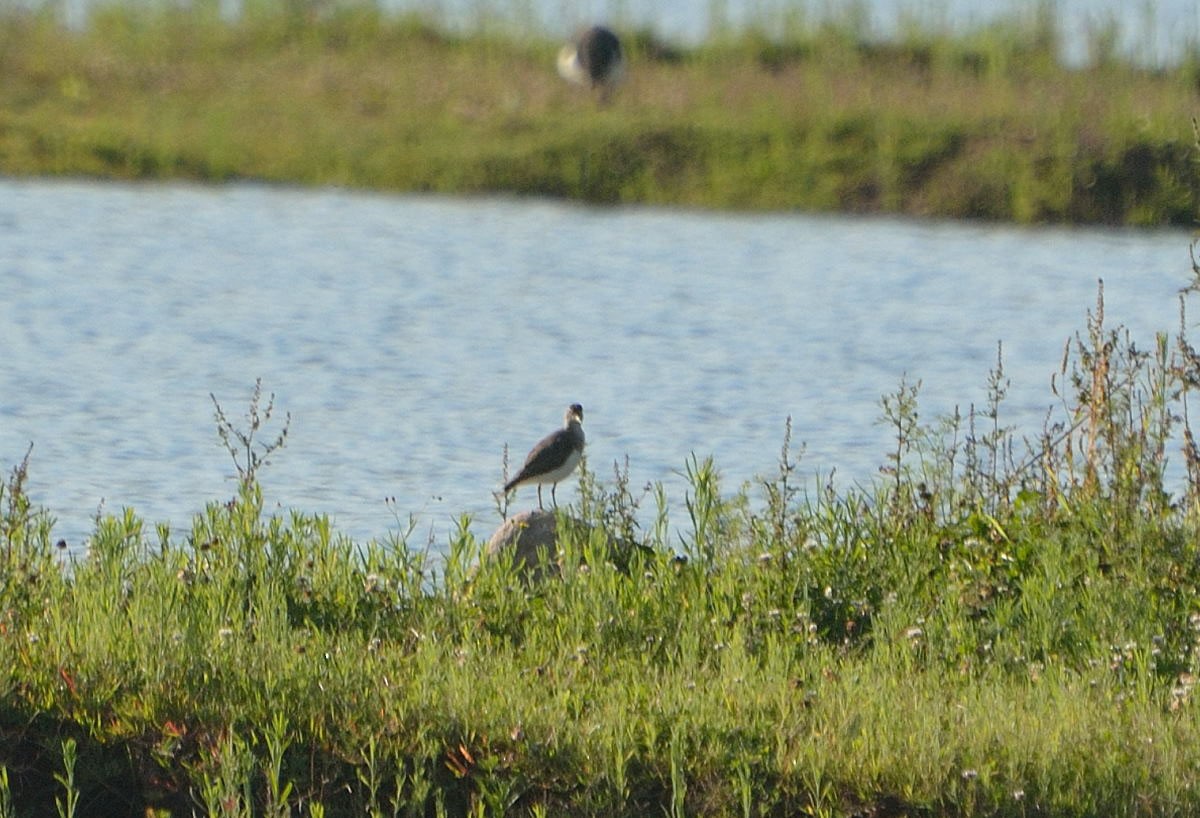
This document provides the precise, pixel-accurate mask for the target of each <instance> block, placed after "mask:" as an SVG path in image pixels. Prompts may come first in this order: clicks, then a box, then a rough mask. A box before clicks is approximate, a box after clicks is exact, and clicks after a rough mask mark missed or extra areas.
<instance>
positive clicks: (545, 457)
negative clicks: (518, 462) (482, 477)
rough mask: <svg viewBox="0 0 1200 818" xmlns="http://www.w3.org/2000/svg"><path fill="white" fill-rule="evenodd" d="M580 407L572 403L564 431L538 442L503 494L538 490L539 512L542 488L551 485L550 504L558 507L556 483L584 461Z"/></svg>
mask: <svg viewBox="0 0 1200 818" xmlns="http://www.w3.org/2000/svg"><path fill="white" fill-rule="evenodd" d="M583 442H584V437H583V407H582V406H580V405H579V404H578V403H572V404H571V405H570V406H568V407H567V413H566V416H565V417H564V418H563V428H561V429H558V430H557V431H554V432H551V433H550V434H548V435H546V436H545V437H544V438H542V439H541V440H539V441H538V443H537V445H536V446H534V447H533V449H531V450H530V452H529V456H528V457H526V458H525V465H524V466H522V467H521V470H520V471H519V472H517V476H516V477H514V478H513V479H512V480H509V481H508V482H507V483H505V484H504V492H505V494H507V493H508V492H510V491H512V490H513V489H515V488H516V487H517V486H521V485H525V484H527V483H536V484H537V487H538V508H542V485H543V484H545V483H550V484H551V486H550V500H551V501H552V502H553V503H554V504H555V505H557V504H558V499H557V498H556V497H555V496H554V492H555V490H556V489H557V488H558V481H559V480H562V479H563V478H564V477H566V476H567V475H568V474H570V473H571V472H573V471H574V470H575V467H576V466H578V465H579V460H580V458H582V457H583Z"/></svg>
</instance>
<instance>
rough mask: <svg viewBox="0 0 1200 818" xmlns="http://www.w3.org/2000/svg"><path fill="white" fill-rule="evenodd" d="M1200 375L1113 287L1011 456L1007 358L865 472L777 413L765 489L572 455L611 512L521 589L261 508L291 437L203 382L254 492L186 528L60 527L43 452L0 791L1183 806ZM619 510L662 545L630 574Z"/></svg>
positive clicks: (960, 808)
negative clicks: (968, 408) (72, 550)
mask: <svg viewBox="0 0 1200 818" xmlns="http://www.w3.org/2000/svg"><path fill="white" fill-rule="evenodd" d="M1001 363H1002V362H1001ZM1198 372H1200V358H1198V357H1197V354H1196V352H1195V351H1194V350H1193V349H1192V348H1191V347H1190V344H1189V342H1188V340H1187V338H1186V335H1185V334H1184V333H1183V332H1180V333H1179V334H1178V335H1177V336H1175V337H1167V336H1162V337H1160V338H1158V339H1156V340H1155V342H1154V343H1152V344H1150V345H1149V346H1148V347H1146V348H1145V351H1144V350H1143V348H1142V347H1139V346H1137V345H1135V344H1134V343H1133V342H1132V341H1131V340H1130V339H1129V338H1127V337H1126V335H1125V334H1124V333H1123V332H1122V331H1121V330H1119V329H1112V328H1109V327H1107V326H1106V325H1105V323H1104V317H1103V302H1102V300H1101V301H1098V303H1097V306H1096V308H1095V310H1094V311H1093V312H1092V314H1091V315H1090V318H1089V321H1088V325H1087V327H1086V328H1085V329H1084V330H1082V331H1081V332H1080V333H1079V335H1078V337H1077V338H1076V339H1075V340H1074V342H1073V343H1072V345H1071V353H1070V356H1069V358H1068V360H1067V362H1066V363H1065V365H1064V369H1063V372H1062V373H1060V376H1059V378H1058V383H1059V384H1060V385H1061V386H1060V392H1061V393H1062V400H1063V406H1062V412H1061V420H1059V421H1056V422H1054V423H1052V424H1051V425H1050V426H1048V428H1047V429H1046V430H1045V434H1044V436H1043V438H1042V439H1040V440H1035V441H1033V442H1032V443H1031V444H1030V446H1029V447H1028V450H1026V447H1025V446H1024V445H1023V444H1021V443H1020V442H1019V438H1018V437H1017V435H1016V432H1015V431H1013V430H1011V429H1008V428H1007V427H1006V426H1005V425H1004V422H1003V406H1004V404H1003V399H1004V390H1005V387H1006V381H1005V377H1004V375H1003V372H1002V369H1001V368H1000V366H999V365H998V366H997V369H996V371H994V372H993V373H991V375H990V377H989V380H988V384H989V386H988V393H989V397H988V400H987V401H986V402H985V405H984V408H983V409H981V410H980V411H979V412H977V413H976V414H974V415H971V416H968V417H949V418H940V419H937V420H935V421H934V422H933V423H932V424H931V425H927V424H923V423H921V422H919V394H918V392H917V390H916V389H915V388H913V387H911V386H909V385H907V384H903V383H902V384H901V385H900V387H899V388H898V389H897V391H896V392H895V393H894V394H892V395H889V396H886V397H885V398H884V399H883V401H881V411H882V420H883V422H885V423H887V424H889V425H890V426H891V427H892V428H893V429H894V430H895V443H896V447H895V450H894V452H893V454H892V456H891V457H890V458H889V460H888V462H887V463H885V471H884V474H883V476H882V477H881V480H880V482H879V483H878V484H876V485H874V486H870V487H855V488H851V489H849V490H838V489H837V488H835V487H833V486H824V485H815V486H814V485H810V484H809V483H808V482H807V481H803V480H801V479H800V478H799V476H798V475H799V474H800V468H801V461H800V460H798V459H797V456H796V455H795V453H793V452H792V451H791V450H790V441H789V438H790V431H789V430H785V434H784V446H783V448H782V450H781V453H780V458H779V462H778V464H777V465H776V468H775V469H774V473H773V474H772V475H769V476H767V477H765V478H763V479H762V480H761V481H760V482H758V483H756V484H753V485H748V486H744V487H740V488H734V489H732V490H730V489H728V488H727V487H724V486H722V484H721V480H720V474H719V472H718V471H717V469H716V467H715V466H714V464H713V463H711V461H708V460H705V459H703V458H702V457H693V458H692V459H691V460H690V461H689V462H688V463H687V464H686V465H685V473H686V474H687V476H688V481H689V485H690V489H689V490H688V492H687V501H686V503H685V506H684V508H682V509H676V510H674V511H673V515H674V516H672V510H670V509H666V508H665V507H663V503H662V500H661V497H662V492H661V489H653V488H652V489H651V490H650V491H649V492H648V493H647V494H644V495H639V494H636V493H633V492H631V490H630V487H629V483H628V475H627V474H625V473H622V472H621V471H620V470H617V472H616V474H615V478H614V480H613V481H611V482H606V481H604V480H602V479H600V478H599V477H598V476H597V475H596V474H595V473H594V472H591V471H585V473H584V476H583V480H582V483H581V486H582V491H581V500H580V502H579V504H578V505H576V506H574V507H572V508H570V509H565V510H564V511H565V514H566V515H568V516H571V517H576V518H579V519H581V520H583V521H585V522H588V523H591V524H592V525H595V526H598V527H599V529H598V531H599V533H597V534H596V535H595V537H594V538H589V537H588V536H587V535H586V531H587V529H586V528H583V527H576V526H571V525H564V526H563V529H564V530H565V531H566V532H568V533H567V534H565V535H564V540H563V542H562V543H561V544H562V546H563V549H564V550H565V551H566V553H567V554H568V558H567V560H566V562H565V565H566V568H565V571H564V574H563V576H562V577H561V579H555V580H549V581H546V582H543V583H540V584H535V585H532V586H531V585H528V584H526V583H525V582H522V581H521V579H520V577H519V576H518V575H517V574H516V573H515V572H514V570H513V567H512V565H511V564H510V563H509V562H508V561H506V560H505V559H504V558H503V557H501V558H497V559H490V560H484V561H483V562H482V564H481V565H478V566H477V565H476V563H477V560H478V559H479V557H480V553H481V551H482V544H481V543H480V542H478V541H476V540H475V539H474V537H473V536H472V535H471V534H470V533H469V529H468V528H467V526H465V525H464V526H462V528H461V530H460V532H459V533H457V534H455V535H454V536H452V537H451V538H450V540H449V541H448V542H445V543H435V544H423V543H412V542H409V541H407V540H406V538H405V537H404V536H402V535H400V534H392V535H389V536H388V537H386V538H384V539H383V540H381V541H379V542H370V543H355V542H350V541H349V540H347V539H346V538H345V537H342V536H340V535H339V534H338V533H337V532H336V531H333V530H332V529H331V527H330V524H329V521H328V520H327V519H326V518H324V517H322V516H320V515H313V514H306V513H303V512H298V511H296V512H286V513H277V514H269V513H267V512H266V511H264V505H265V504H264V501H263V482H262V480H263V471H262V469H263V468H264V467H265V466H266V464H267V459H268V456H303V453H302V452H290V453H285V454H281V453H280V452H279V451H278V450H279V448H280V447H281V446H282V444H283V441H284V439H285V437H286V435H283V434H281V435H280V436H279V437H277V438H276V439H275V440H273V441H271V442H268V443H264V442H263V441H262V439H261V435H262V433H263V429H264V428H265V427H266V426H267V421H269V420H270V415H271V413H272V411H273V410H274V407H273V405H272V404H271V402H270V400H269V399H268V400H267V401H265V406H264V405H263V403H264V401H263V396H262V392H261V388H260V387H259V386H256V388H255V391H254V393H253V396H252V398H251V408H250V412H249V413H248V414H247V415H245V417H246V418H247V421H248V423H249V427H248V428H247V429H239V428H237V427H236V426H235V425H234V424H233V423H232V422H231V421H230V420H229V416H228V415H226V413H225V412H223V411H222V410H221V408H220V407H219V406H218V407H217V412H216V416H217V425H218V432H219V434H220V437H221V440H222V441H223V442H224V443H225V445H226V447H227V448H228V450H229V452H230V454H231V455H232V456H233V458H234V461H235V465H236V466H237V469H238V472H239V474H240V475H241V477H242V480H241V488H240V490H239V491H238V492H237V494H236V496H234V497H232V498H230V499H228V500H225V501H214V502H212V503H211V504H209V505H208V506H207V507H206V508H204V509H203V510H201V511H199V512H198V513H197V515H196V517H195V519H194V520H193V522H192V525H191V529H190V530H185V531H171V530H169V529H168V528H166V527H165V526H156V527H150V526H148V525H147V524H146V523H144V522H143V521H142V520H141V519H139V518H138V517H137V516H136V514H135V513H134V512H133V511H127V512H125V513H123V514H121V515H117V516H107V517H104V518H102V519H100V520H98V522H97V525H96V529H95V531H94V533H93V535H92V537H91V538H90V541H89V543H88V549H87V552H86V554H84V555H80V556H79V557H78V558H72V557H69V556H67V554H66V552H65V551H60V550H59V549H58V548H56V547H55V545H54V536H53V521H52V520H51V519H49V518H48V516H47V515H46V514H45V512H44V511H41V510H39V509H38V507H37V505H36V503H34V502H33V500H32V499H31V498H30V497H29V496H28V494H27V493H26V491H25V483H26V479H27V470H28V463H27V459H26V461H22V462H21V463H19V464H18V465H17V466H16V467H15V468H14V469H13V470H12V471H11V473H10V475H9V477H8V478H7V479H6V480H5V481H4V482H3V483H0V563H2V564H0V669H3V671H2V672H0V815H52V814H57V815H62V814H71V813H72V812H74V813H75V814H79V815H122V814H128V815H133V814H138V815H143V814H147V812H148V811H149V813H150V814H172V815H190V814H193V813H196V814H208V815H250V814H254V815H329V816H342V815H346V816H349V815H362V814H367V815H421V816H424V815H452V816H459V815H514V816H521V815H563V814H570V815H585V816H586V815H595V816H642V815H659V814H662V815H728V816H745V815H751V816H794V815H857V814H864V812H874V813H876V814H889V815H897V814H904V815H926V816H963V815H981V816H1028V815H1046V816H1055V818H1064V817H1069V816H1080V817H1081V818H1083V817H1084V816H1097V815H1104V816H1112V817H1114V818H1119V817H1121V816H1142V815H1155V816H1164V815H1167V816H1169V815H1179V816H1183V815H1194V814H1196V812H1197V811H1198V810H1200V791H1198V790H1197V788H1196V784H1195V782H1196V781H1197V780H1198V779H1197V772H1198V769H1197V768H1198V767H1200V756H1198V755H1197V754H1196V752H1195V747H1196V746H1197V742H1198V741H1200V715H1198V714H1200V711H1197V709H1196V707H1197V705H1196V703H1195V701H1194V697H1193V685H1194V683H1195V680H1196V678H1197V677H1198V676H1200V602H1198V601H1197V600H1200V525H1198V520H1200V517H1198V515H1197V509H1198V508H1200V505H1198V504H1197V503H1198V500H1200V470H1198V469H1200V467H1198V465H1197V464H1200V457H1197V451H1196V449H1195V447H1194V445H1193V443H1192V437H1191V427H1190V425H1189V424H1188V423H1187V422H1186V417H1187V413H1186V408H1187V404H1188V401H1189V399H1190V398H1191V397H1192V393H1193V392H1194V389H1195V384H1196V383H1197V382H1198V381H1197V373H1198ZM285 429H286V425H285ZM256 436H257V439H256ZM1181 444H1182V445H1183V458H1182V459H1183V463H1182V468H1177V469H1176V470H1175V472H1180V473H1181V474H1180V476H1179V479H1178V485H1177V486H1174V487H1172V486H1171V485H1170V483H1171V478H1170V477H1169V476H1168V475H1169V474H1172V473H1174V472H1172V470H1171V469H1170V468H1169V461H1170V459H1171V458H1170V457H1168V455H1169V454H1171V453H1172V452H1174V451H1176V447H1177V446H1179V445H1181ZM565 522H566V520H564V523H565ZM672 523H674V526H673V525H672ZM672 531H678V532H679V533H671V532H672ZM603 532H609V533H611V534H613V535H615V536H618V537H631V536H632V537H633V538H634V539H636V540H637V541H638V542H640V543H642V544H644V545H645V546H647V550H646V551H644V552H643V551H637V552H634V553H632V554H631V555H629V558H628V560H627V561H624V562H623V563H622V568H617V567H615V566H614V565H613V564H611V563H609V562H607V561H606V559H605V557H604V551H603V547H602V544H603V542H604V541H605V538H604V537H603V536H601V534H602V533H603ZM431 545H432V547H431ZM575 557H579V558H582V559H583V562H582V563H580V562H579V561H577V560H576V559H575Z"/></svg>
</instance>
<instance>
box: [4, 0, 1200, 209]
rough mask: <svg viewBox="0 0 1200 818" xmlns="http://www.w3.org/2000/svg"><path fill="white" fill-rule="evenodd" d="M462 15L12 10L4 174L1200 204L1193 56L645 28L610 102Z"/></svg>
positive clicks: (856, 198) (1047, 44) (1093, 204)
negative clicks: (677, 35)
mask: <svg viewBox="0 0 1200 818" xmlns="http://www.w3.org/2000/svg"><path fill="white" fill-rule="evenodd" d="M481 8H482V7H481ZM714 9H716V7H714ZM481 14H482V12H481ZM438 17H439V15H438V14H435V13H430V14H427V15H426V16H425V17H414V16H399V17H398V16H392V15H387V14H385V13H383V12H382V11H381V10H380V9H379V8H378V7H376V6H373V5H370V4H367V3H347V4H344V5H338V6H334V7H329V8H326V7H323V6H320V5H319V4H298V3H288V4H279V5H276V4H272V3H267V2H263V3H255V4H250V5H249V6H248V7H247V9H246V11H245V13H244V14H242V15H241V16H240V17H237V18H233V19H230V18H225V17H222V16H221V15H220V14H219V13H218V10H217V8H216V6H215V5H214V4H196V5H192V6H182V5H174V4H172V5H169V6H165V7H160V6H150V7H147V6H144V5H142V4H122V3H116V4H104V5H101V6H98V7H97V8H96V9H95V10H94V11H93V13H92V14H91V15H90V16H89V17H88V19H87V20H86V22H85V23H84V24H82V25H81V26H80V27H79V28H78V29H69V28H65V27H63V26H62V25H60V24H59V23H58V22H57V21H56V20H55V19H54V18H53V16H52V15H50V14H48V13H42V14H37V13H29V12H27V11H22V10H20V9H18V8H12V7H9V8H7V9H5V10H3V11H0V18H2V19H0V23H2V25H0V74H2V75H3V76H4V77H5V82H4V84H3V85H2V86H0V172H4V173H7V174H49V175H57V174H69V175H84V176H96V177H102V178H134V179H164V178H184V179H196V180H203V181H226V180H233V179H256V180H266V181H271V182H288V183H298V184H315V185H328V184H336V185H349V186H355V187H364V188H375V189H381V190H401V191H438V192H446V193H483V192H509V193H517V194H529V195H540V196H554V197H565V198H573V199H582V200H586V201H591V202H606V203H617V202H648V203H654V204H675V205H687V206H698V207H720V208H739V209H804V210H845V211H852V212H892V213H908V214H917V215H934V216H954V217H972V218H990V219H1006V220H1015V221H1019V222H1040V221H1057V222H1105V223H1127V224H1163V223H1172V224H1185V223H1186V224H1190V223H1191V222H1192V220H1193V214H1194V213H1195V212H1196V203H1197V196H1196V194H1197V189H1198V187H1200V182H1198V180H1197V173H1196V169H1195V162H1194V154H1193V150H1192V138H1191V124H1190V116H1191V113H1190V112H1193V111H1195V110H1196V109H1197V108H1198V107H1200V106H1198V102H1200V100H1198V99H1197V96H1198V94H1200V91H1198V87H1197V82H1196V77H1197V71H1196V65H1197V60H1196V58H1195V55H1194V54H1191V53H1190V52H1188V53H1185V55H1184V56H1183V57H1182V58H1181V59H1180V60H1179V61H1178V62H1177V63H1175V64H1173V65H1171V66H1167V67H1163V68H1155V69H1150V68H1146V67H1143V66H1141V65H1139V64H1138V63H1136V62H1134V61H1133V60H1130V59H1125V58H1123V57H1122V56H1121V55H1119V54H1117V53H1116V52H1115V50H1114V48H1113V46H1112V42H1111V40H1112V38H1111V37H1106V36H1101V35H1102V34H1103V32H1100V33H1098V34H1097V35H1096V38H1095V39H1096V42H1095V43H1094V44H1093V47H1092V49H1091V52H1092V57H1091V59H1090V62H1089V63H1088V64H1087V65H1086V66H1084V67H1079V68H1073V67H1068V66H1064V65H1063V64H1062V63H1061V61H1060V60H1059V59H1058V56H1057V33H1056V32H1055V31H1054V29H1053V21H1052V19H1047V18H1045V17H1038V16H1035V17H1034V18H1033V19H1032V21H1030V20H1022V19H1021V18H1019V17H1014V19H1013V20H1012V21H1011V22H1009V23H998V24H996V25H993V26H990V27H988V28H984V29H981V30H977V31H968V32H954V31H952V30H949V29H948V27H943V28H939V27H938V26H937V25H935V24H925V23H923V22H922V21H920V20H917V21H915V22H913V23H912V24H910V25H908V26H906V27H903V28H902V32H903V33H902V35H901V36H900V37H898V38H896V39H894V40H892V41H879V40H878V39H872V38H871V37H870V36H869V32H868V31H867V30H865V29H864V27H863V23H862V22H861V20H860V19H859V17H856V16H855V15H853V14H849V13H847V14H846V15H845V16H844V17H834V18H832V19H825V18H819V17H803V16H801V17H795V18H788V19H787V20H782V21H776V20H774V18H769V19H765V20H763V21H762V22H761V23H759V24H757V25H751V26H749V27H747V28H743V29H733V28H731V27H728V26H726V27H721V26H718V27H717V29H716V33H715V34H714V35H713V37H712V38H711V39H710V40H709V41H707V42H705V43H703V44H700V45H698V46H693V47H681V46H678V45H673V44H671V43H667V42H664V41H662V40H661V39H660V38H658V37H657V36H655V35H654V34H653V33H652V32H645V31H632V32H627V37H626V39H627V44H628V50H629V52H630V60H631V63H632V70H631V72H630V80H629V82H628V83H627V84H626V85H625V86H624V87H623V88H622V89H621V90H620V91H619V93H618V94H616V95H615V98H614V100H613V102H612V104H611V105H608V106H604V107H598V106H597V105H596V104H595V101H594V100H592V99H590V98H589V97H587V96H586V95H584V94H581V93H579V89H573V88H570V87H567V86H566V85H565V84H563V83H561V82H560V81H559V79H558V78H557V76H556V75H555V73H554V71H553V59H554V52H555V50H556V47H557V43H556V42H554V41H553V40H552V38H551V37H549V35H547V34H538V33H537V29H536V28H534V29H533V31H534V33H533V34H532V35H530V34H529V32H528V30H524V31H523V33H522V34H521V35H520V36H518V35H517V34H515V33H514V29H516V28H517V26H514V25H505V23H504V20H503V19H502V18H501V19H499V20H497V18H496V16H495V15H491V14H488V15H484V17H485V19H481V20H480V21H477V23H476V25H475V26H474V27H469V28H468V29H467V30H462V29H455V28H452V27H449V26H448V25H446V24H445V22H444V21H441V20H439V19H438ZM776 23H778V26H776V25H775V24H776ZM767 31H770V32H771V34H769V35H768V34H766V33H764V32H767Z"/></svg>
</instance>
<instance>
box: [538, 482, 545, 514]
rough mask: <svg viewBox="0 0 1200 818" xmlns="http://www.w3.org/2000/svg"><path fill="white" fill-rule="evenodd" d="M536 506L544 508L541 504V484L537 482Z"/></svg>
mask: <svg viewBox="0 0 1200 818" xmlns="http://www.w3.org/2000/svg"><path fill="white" fill-rule="evenodd" d="M538 508H539V509H544V508H545V507H544V506H543V505H542V484H541V483H538Z"/></svg>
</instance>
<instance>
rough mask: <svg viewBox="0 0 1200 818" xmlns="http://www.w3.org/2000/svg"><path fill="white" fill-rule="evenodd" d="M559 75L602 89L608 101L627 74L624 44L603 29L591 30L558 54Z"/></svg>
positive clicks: (584, 32)
mask: <svg viewBox="0 0 1200 818" xmlns="http://www.w3.org/2000/svg"><path fill="white" fill-rule="evenodd" d="M558 73H559V74H560V75H561V76H562V78H563V79H565V80H567V81H568V82H573V83H575V84H576V85H586V86H588V87H590V88H593V89H597V88H598V89H600V99H601V101H605V100H607V99H608V95H609V94H610V93H611V92H612V89H613V88H614V87H616V85H617V83H618V82H620V81H621V78H622V77H623V76H624V74H625V56H624V54H623V53H622V51H621V40H620V39H619V38H618V37H617V35H616V34H613V33H612V31H610V30H609V29H607V28H605V27H604V26H592V27H591V28H588V29H585V30H584V31H583V32H582V33H580V34H579V35H578V36H577V37H576V38H575V40H574V41H573V42H569V43H567V44H566V45H564V46H563V47H562V49H561V50H560V51H559V52H558Z"/></svg>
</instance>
